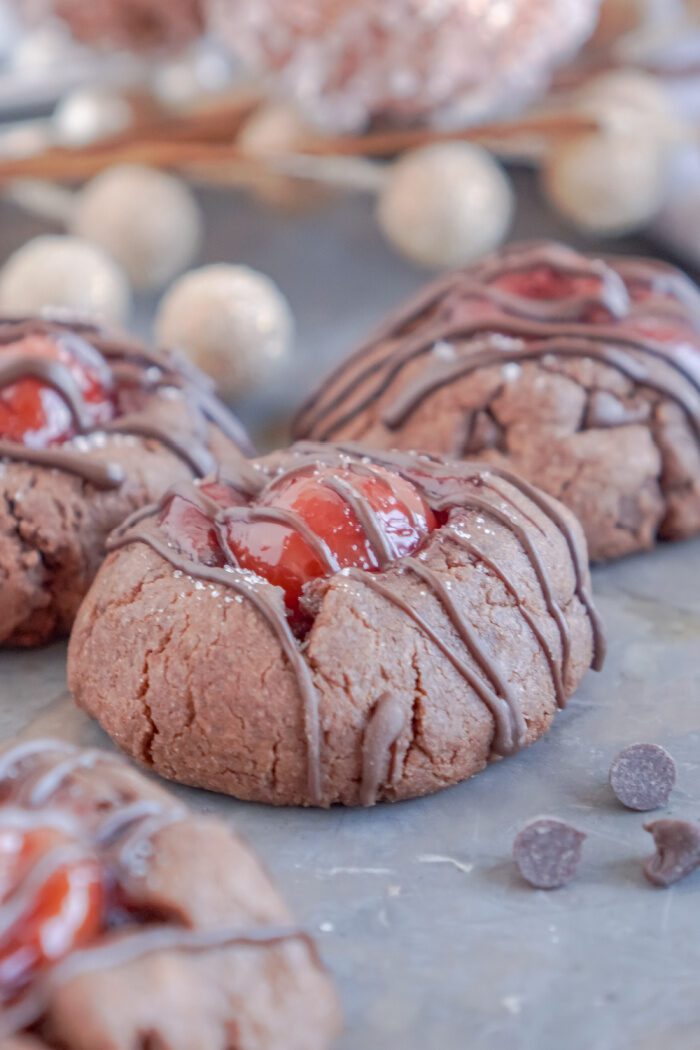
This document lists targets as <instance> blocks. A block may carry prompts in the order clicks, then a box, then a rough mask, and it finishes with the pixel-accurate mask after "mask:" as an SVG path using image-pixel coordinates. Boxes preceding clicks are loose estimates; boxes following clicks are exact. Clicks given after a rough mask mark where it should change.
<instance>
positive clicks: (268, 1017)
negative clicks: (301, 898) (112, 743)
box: [0, 741, 339, 1050]
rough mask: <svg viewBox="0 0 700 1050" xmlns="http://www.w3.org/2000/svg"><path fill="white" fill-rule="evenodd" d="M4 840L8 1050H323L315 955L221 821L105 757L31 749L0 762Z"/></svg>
mask: <svg viewBox="0 0 700 1050" xmlns="http://www.w3.org/2000/svg"><path fill="white" fill-rule="evenodd" d="M0 829H2V832H3V836H2V847H1V849H0V856H1V857H2V861H3V873H4V880H5V882H4V889H3V893H4V898H3V905H2V914H1V917H2V919H3V921H4V926H3V941H2V962H3V966H2V968H1V969H0V1007H1V1008H2V1009H0V1046H2V1048H3V1050H9V1048H14V1047H25V1045H26V1046H28V1047H37V1048H43V1047H48V1046H51V1047H55V1046H61V1047H64V1048H65V1050H97V1048H98V1047H107V1046H109V1047H113V1048H115V1050H117V1048H119V1050H121V1048H124V1050H126V1048H127V1047H128V1048H130V1047H135V1046H146V1045H148V1046H152V1047H155V1046H158V1047H164V1048H165V1047H167V1048H168V1050H214V1048H216V1047H222V1048H223V1047H224V1046H234V1045H235V1046H240V1047H241V1048H243V1047H245V1048H246V1050H282V1048H284V1050H290V1048H293V1050H322V1048H324V1047H327V1046H329V1044H330V1041H331V1039H332V1037H333V1035H334V1034H335V1033H336V1032H337V1029H338V1025H339V1013H338V1006H337V1001H336V998H335V993H334V991H333V987H332V984H331V981H330V979H329V977H328V976H327V974H326V973H325V971H324V969H323V967H322V965H321V963H320V961H319V959H318V956H317V954H316V950H315V947H314V944H313V942H312V941H311V939H310V938H309V937H308V935H306V934H305V933H304V931H303V930H302V929H301V928H300V927H298V926H296V925H295V924H294V922H293V921H292V919H291V917H290V915H289V913H288V911H287V909H286V907H285V906H284V904H283V903H282V901H281V900H280V898H279V896H278V895H277V892H276V890H275V889H274V888H273V886H272V885H271V883H270V880H269V879H268V877H267V875H266V873H265V872H264V870H263V869H262V868H261V866H260V864H259V863H258V861H257V860H256V859H255V857H254V856H253V855H252V853H251V852H250V850H249V849H248V848H247V847H246V846H245V845H244V844H243V843H242V842H241V841H240V839H238V838H237V837H236V836H235V835H234V834H232V832H231V831H230V830H229V829H228V828H227V827H226V825H225V824H223V823H222V822H220V821H217V820H214V819H211V818H208V817H198V816H194V815H193V814H190V813H189V812H188V810H187V809H186V807H184V806H183V805H181V804H180V803H179V802H177V801H176V800H175V799H174V798H172V797H171V796H169V795H168V794H167V793H165V792H164V791H162V790H161V789H160V788H159V787H156V786H155V785H153V784H151V783H149V782H147V781H146V780H144V779H143V778H142V777H141V776H139V775H138V774H137V773H135V772H134V771H133V770H132V769H130V768H129V767H128V766H127V765H126V763H124V762H123V761H122V760H121V759H118V758H117V757H116V756H114V755H110V754H107V753H106V752H100V751H82V750H78V749H76V748H72V747H70V746H69V745H66V744H63V743H62V742H59V741H33V742H31V743H29V744H25V745H19V747H17V748H15V749H14V750H12V751H10V752H7V753H5V754H4V755H2V756H0ZM52 908H53V909H54V910H53V912H52V910H51V909H52ZM49 915H52V918H51V920H50V922H49V921H48V916H49ZM37 916H38V917H39V918H37ZM42 917H43V918H42ZM44 920H46V921H47V925H44V926H42V923H43V922H44ZM37 922H38V923H39V925H38V926H37V925H36V924H37ZM32 923H34V926H32ZM8 924H9V925H8ZM49 926H50V930H49ZM35 927H36V929H37V930H39V931H42V930H43V935H42V936H41V937H40V939H37V941H36V942H34V941H33V939H32V932H33V930H34V928H35ZM13 936H14V942H13V940H12V938H13ZM12 943H14V944H15V954H14V956H13V958H14V960H15V961H14V965H11V963H10V956H9V955H8V952H9V951H10V950H11V949H10V948H8V944H12ZM35 943H36V944H39V945H40V948H39V949H37V948H35V947H33V945H34V944H35ZM29 1030H31V1031H32V1032H33V1033H34V1035H35V1036H36V1042H34V1041H33V1038H32V1037H28V1038H27V1043H25V1041H24V1038H23V1037H22V1033H25V1032H27V1031H29ZM3 1037H4V1038H3ZM14 1037H17V1042H15V1038H14ZM5 1040H7V1041H5Z"/></svg>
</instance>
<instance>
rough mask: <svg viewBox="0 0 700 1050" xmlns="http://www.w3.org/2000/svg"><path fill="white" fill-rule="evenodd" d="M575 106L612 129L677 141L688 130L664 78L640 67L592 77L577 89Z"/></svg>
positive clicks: (605, 127)
mask: <svg viewBox="0 0 700 1050" xmlns="http://www.w3.org/2000/svg"><path fill="white" fill-rule="evenodd" d="M574 106H575V108H576V110H577V111H578V112H579V113H581V114H585V115H587V116H591V117H593V118H595V119H596V120H597V121H599V123H600V125H601V127H602V128H604V129H606V130H609V131H612V132H620V133H623V134H624V133H631V132H636V133H640V134H645V133H646V134H648V135H654V136H656V137H657V138H658V139H659V140H660V141H662V142H676V141H678V140H679V139H680V138H681V137H682V136H683V134H684V131H685V128H684V124H683V121H682V120H681V119H680V117H679V115H678V113H677V112H676V109H675V107H674V105H673V102H672V101H671V98H670V96H669V94H668V91H667V90H666V88H665V87H664V85H663V83H662V82H661V80H660V79H659V78H658V77H655V76H652V75H651V74H650V73H644V72H642V71H641V70H638V69H617V70H612V71H611V72H608V73H600V74H599V75H598V76H595V77H591V79H590V80H588V81H587V82H586V83H585V84H584V85H583V87H581V88H579V90H578V91H577V92H576V95H575V97H574Z"/></svg>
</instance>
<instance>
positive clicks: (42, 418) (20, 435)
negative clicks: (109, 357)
mask: <svg viewBox="0 0 700 1050" xmlns="http://www.w3.org/2000/svg"><path fill="white" fill-rule="evenodd" d="M20 356H21V357H22V358H28V357H29V358H35V359H37V360H40V361H46V362H52V363H54V364H57V365H60V366H62V367H63V368H64V369H66V370H67V372H68V373H69V374H70V377H71V378H72V380H73V383H74V384H75V385H76V387H77V389H78V391H79V392H80V396H81V398H82V402H83V405H84V410H85V414H86V421H87V423H88V424H89V425H90V426H91V427H97V426H99V425H100V424H102V423H106V422H108V421H109V420H110V419H112V418H113V417H114V414H115V405H114V401H113V399H112V397H111V391H109V390H107V389H106V388H105V384H104V382H103V381H102V379H101V375H102V374H103V370H102V369H101V368H100V362H99V360H98V358H97V356H96V355H95V352H94V351H92V348H91V347H89V346H87V345H86V344H84V343H82V342H81V343H80V350H79V351H78V349H77V344H76V346H75V347H72V346H71V340H70V339H65V340H63V339H58V340H57V339H53V338H49V337H48V336H44V335H30V336H26V337H25V338H24V339H21V340H20V341H19V342H16V343H8V344H7V345H5V346H2V347H0V370H1V369H2V366H3V365H4V364H5V363H8V364H9V363H10V361H11V360H12V359H13V357H20ZM92 358H94V360H92ZM76 433H77V429H76V423H75V420H74V418H73V415H72V413H71V410H70V408H69V406H68V404H67V403H66V400H65V398H64V397H62V395H61V394H60V393H59V391H58V390H56V389H54V387H52V386H51V385H49V384H47V383H45V382H43V381H42V380H41V379H37V378H34V377H28V378H26V379H19V380H17V381H16V382H14V383H11V384H9V385H8V386H5V387H3V388H1V389H0V438H3V439H5V440H7V441H15V442H17V443H19V444H22V445H26V446H27V447H28V448H46V447H47V446H49V445H56V444H60V443H61V442H63V441H67V440H68V439H69V438H71V437H74V436H75V434H76Z"/></svg>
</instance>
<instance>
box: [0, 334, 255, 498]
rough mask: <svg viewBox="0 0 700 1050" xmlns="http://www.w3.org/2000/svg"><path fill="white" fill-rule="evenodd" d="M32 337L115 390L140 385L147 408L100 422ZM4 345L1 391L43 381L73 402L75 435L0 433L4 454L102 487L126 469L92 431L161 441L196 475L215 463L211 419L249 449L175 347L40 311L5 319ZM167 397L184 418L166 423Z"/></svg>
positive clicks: (120, 478)
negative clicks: (162, 404) (161, 404)
mask: <svg viewBox="0 0 700 1050" xmlns="http://www.w3.org/2000/svg"><path fill="white" fill-rule="evenodd" d="M32 336H40V337H44V338H46V339H48V340H50V341H52V342H54V343H56V345H57V346H59V347H62V348H64V349H65V350H66V351H67V352H69V353H70V354H71V355H72V356H73V357H74V358H75V359H76V360H78V361H79V362H81V363H82V364H84V365H85V367H86V368H88V369H89V370H90V372H92V374H94V375H95V376H96V378H97V379H98V380H99V382H100V383H101V384H102V386H103V387H104V389H105V390H106V391H107V392H108V393H109V394H111V395H114V394H115V393H116V394H118V393H119V392H125V391H128V390H132V391H136V392H137V393H138V394H140V395H141V400H142V402H143V406H142V408H139V409H138V410H135V411H131V410H130V411H126V412H122V413H121V414H118V415H117V416H116V417H115V418H114V419H112V420H109V421H105V422H98V423H96V422H94V421H93V420H91V418H90V414H89V412H88V409H87V405H86V402H85V400H84V398H83V396H82V393H81V391H80V389H79V387H78V384H77V383H76V380H75V379H74V377H73V375H72V373H71V371H70V369H69V368H68V367H67V366H66V365H64V364H62V363H61V362H60V361H51V360H47V359H44V358H39V357H37V356H36V355H32V354H31V353H23V352H22V341H23V340H24V339H27V338H30V337H32ZM14 344H17V348H16V349H15V348H14ZM2 347H5V349H4V350H2V349H0V392H1V391H2V390H4V389H6V388H7V387H10V386H12V385H13V384H14V383H17V382H18V381H20V380H22V379H37V380H39V381H40V382H41V383H43V384H44V385H46V386H48V387H50V388H51V389H52V390H54V391H55V392H56V393H57V394H58V395H59V396H60V397H61V399H62V400H63V402H64V403H65V405H66V406H67V408H68V410H69V412H70V415H71V417H72V420H73V424H74V429H75V432H76V438H73V439H69V440H68V441H66V442H65V443H63V444H61V445H51V446H49V447H46V448H40V449H39V448H33V447H28V446H27V445H24V444H21V443H17V442H14V441H8V440H2V439H0V459H4V460H16V461H20V462H26V463H32V464H35V465H37V466H42V467H52V468H54V469H56V470H61V471H65V472H66V473H69V474H74V475H76V476H78V477H80V478H82V479H83V480H85V481H87V482H89V483H90V484H91V485H94V486H95V487H96V488H98V489H114V488H118V487H119V486H120V485H122V484H123V482H124V480H125V474H124V471H123V469H122V468H121V466H120V465H119V464H118V463H112V462H109V460H106V459H101V458H98V457H95V456H93V455H90V451H89V445H88V446H87V447H85V445H82V446H81V441H82V442H85V440H86V439H87V440H88V441H89V439H90V436H91V435H95V434H100V435H104V436H105V437H106V438H107V439H108V438H109V437H110V436H111V435H124V436H128V437H133V438H141V439H143V440H145V441H156V442H158V443H159V444H160V445H162V446H164V447H165V448H167V449H168V450H169V451H170V452H172V453H173V454H174V455H175V456H177V457H178V458H179V459H181V460H182V461H183V462H184V463H186V464H187V466H188V467H189V468H190V469H191V470H192V473H193V475H195V476H197V477H203V476H204V475H205V474H207V473H210V472H211V471H212V470H214V469H215V460H214V457H213V455H212V453H211V450H210V448H209V428H210V426H211V425H213V426H215V427H217V428H218V429H219V430H221V431H222V433H223V434H224V435H225V436H226V437H227V438H229V439H230V440H231V441H233V442H234V444H236V445H238V447H239V448H240V449H241V450H242V451H245V452H250V445H249V442H248V440H247V437H246V435H245V432H244V430H243V428H242V427H241V426H240V424H239V423H238V422H237V420H236V419H235V418H234V417H233V415H232V414H231V413H230V412H229V411H228V410H227V409H226V408H225V406H224V405H223V404H222V403H221V402H220V401H219V400H218V399H217V398H216V396H215V394H214V391H213V387H212V384H211V382H210V380H209V379H208V378H207V377H206V376H205V375H204V374H203V373H201V372H199V371H198V369H196V368H194V366H193V365H191V364H190V363H189V362H188V361H186V359H185V358H183V357H181V356H180V355H178V354H175V353H173V352H171V351H165V350H153V349H149V348H147V347H145V346H142V345H141V344H139V343H136V342H133V341H130V340H129V339H127V338H116V337H113V336H109V335H107V334H106V333H104V332H102V331H101V330H100V329H99V328H97V327H95V326H93V325H90V324H84V323H80V322H76V323H73V322H71V323H63V322H59V321H49V320H44V319H38V318H35V319H31V318H30V319H18V320H0V348H2ZM160 396H174V397H177V398H179V399H181V400H182V403H183V412H182V419H181V420H180V421H179V422H178V421H174V420H173V418H172V415H170V416H169V418H168V421H167V424H166V423H159V421H158V419H157V418H156V417H155V415H154V413H153V407H154V403H155V399H156V398H158V397H160Z"/></svg>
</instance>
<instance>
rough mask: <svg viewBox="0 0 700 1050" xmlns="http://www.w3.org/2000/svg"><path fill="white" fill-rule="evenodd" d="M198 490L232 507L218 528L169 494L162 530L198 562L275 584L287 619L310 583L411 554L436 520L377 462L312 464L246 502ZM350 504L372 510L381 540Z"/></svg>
mask: <svg viewBox="0 0 700 1050" xmlns="http://www.w3.org/2000/svg"><path fill="white" fill-rule="evenodd" d="M334 485H337V486H338V488H334V487H333V486H334ZM202 491H203V492H205V494H206V495H207V496H208V497H209V498H210V499H213V500H214V501H215V502H216V503H217V504H218V505H219V507H220V508H221V510H222V511H225V510H226V509H231V508H233V509H232V510H231V513H230V515H226V514H225V513H224V514H222V515H220V516H219V524H218V527H217V526H215V525H214V523H213V521H212V518H211V517H210V516H209V515H208V514H207V513H205V512H203V511H202V510H201V509H199V508H198V507H197V506H195V505H194V503H192V502H190V501H189V500H188V499H187V498H186V497H184V496H180V495H176V496H174V497H173V498H172V499H171V500H170V502H169V503H168V505H167V507H166V508H165V510H164V512H163V514H162V516H161V526H162V527H163V529H164V530H165V532H166V534H167V535H168V536H169V538H170V539H171V540H172V541H173V542H174V543H175V544H176V545H177V546H178V547H179V549H180V550H182V551H183V552H184V553H185V554H187V555H189V556H190V557H192V558H194V559H195V560H197V561H198V562H200V563H201V564H205V565H216V566H222V565H224V564H226V562H227V561H228V562H229V563H233V564H235V565H237V566H238V567H239V568H241V569H247V570H249V571H250V572H254V573H255V574H256V575H258V576H262V577H263V578H264V579H266V580H268V581H269V582H270V583H272V584H273V585H274V586H276V587H281V588H282V590H283V591H284V594H285V601H286V604H287V608H288V611H289V613H290V614H291V615H292V617H293V618H295V617H298V616H299V614H300V601H301V598H302V595H303V592H304V588H305V586H306V585H307V584H309V583H311V582H312V581H313V580H317V579H322V578H327V577H329V576H332V575H333V574H334V573H336V572H339V571H340V570H341V569H344V568H350V567H356V568H359V569H364V570H365V571H367V572H377V571H379V570H380V569H381V568H382V567H383V565H384V563H385V561H386V558H387V557H388V558H390V559H392V560H393V559H394V558H401V557H404V556H406V555H409V554H412V553H414V552H415V551H416V550H417V549H418V548H419V547H420V546H421V544H422V543H423V542H424V540H425V538H426V536H427V535H428V534H429V533H430V532H431V531H432V530H433V529H435V528H437V526H438V525H439V524H440V522H439V519H438V517H437V516H436V514H434V513H433V511H432V510H431V509H430V507H429V506H428V504H427V503H426V502H425V500H424V499H423V497H422V496H421V495H420V493H419V491H418V489H417V488H416V487H415V485H412V484H411V482H410V481H406V480H404V479H403V478H401V477H398V476H397V475H395V474H393V473H390V472H389V471H387V470H383V469H382V468H381V467H374V468H373V469H372V472H371V473H364V472H360V471H358V470H353V468H352V466H348V467H347V468H343V469H340V470H339V469H337V468H332V467H319V468H318V469H317V470H316V471H315V472H314V473H313V474H305V473H299V474H290V475H286V476H282V477H281V478H280V479H279V481H274V482H272V483H271V484H270V485H268V486H267V488H265V489H264V491H263V492H262V494H261V495H260V496H259V497H258V498H257V499H256V500H254V501H252V502H247V501H245V500H244V499H243V497H242V496H240V494H239V493H237V492H235V491H234V490H233V489H231V488H229V487H228V486H225V485H212V484H211V483H209V484H206V485H203V486H202ZM355 501H358V502H359V503H360V504H362V505H364V508H365V512H366V513H367V514H369V515H371V517H372V519H373V521H374V525H375V528H376V529H378V530H379V532H380V534H381V540H382V542H381V544H379V541H378V537H377V536H376V535H375V536H374V537H373V536H372V529H371V528H368V527H367V526H366V525H365V524H363V522H362V521H361V520H360V517H359V516H358V512H359V508H357V507H354V506H353V504H354V503H355ZM277 515H279V517H277ZM280 518H281V519H282V520H280ZM271 519H275V520H271ZM222 545H225V547H226V551H225V552H224V550H223V547H222ZM378 547H381V548H382V549H377V548H378Z"/></svg>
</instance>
